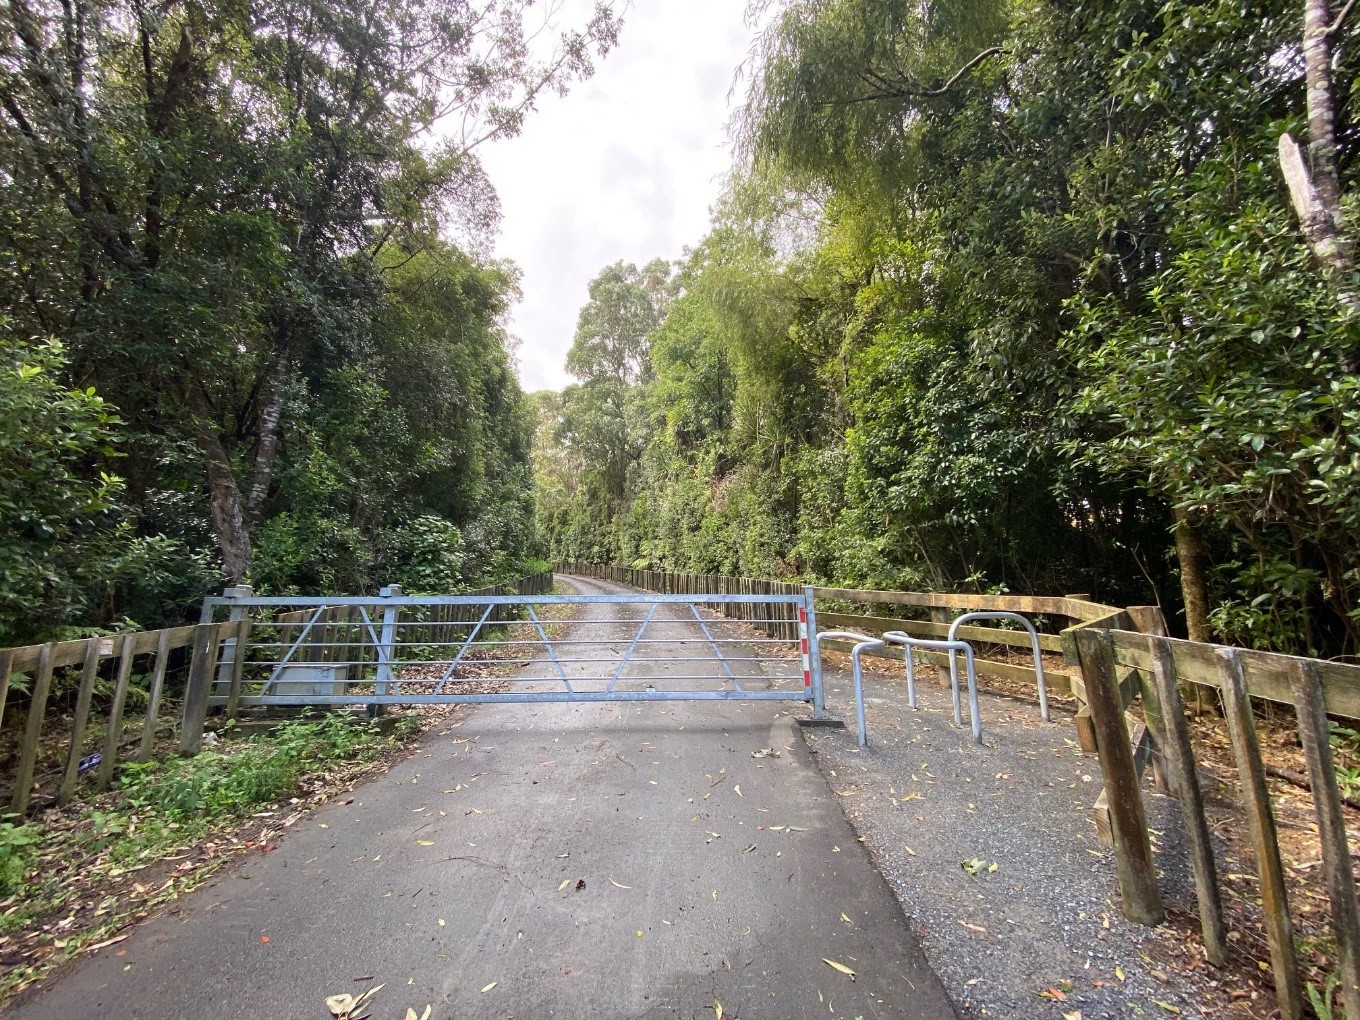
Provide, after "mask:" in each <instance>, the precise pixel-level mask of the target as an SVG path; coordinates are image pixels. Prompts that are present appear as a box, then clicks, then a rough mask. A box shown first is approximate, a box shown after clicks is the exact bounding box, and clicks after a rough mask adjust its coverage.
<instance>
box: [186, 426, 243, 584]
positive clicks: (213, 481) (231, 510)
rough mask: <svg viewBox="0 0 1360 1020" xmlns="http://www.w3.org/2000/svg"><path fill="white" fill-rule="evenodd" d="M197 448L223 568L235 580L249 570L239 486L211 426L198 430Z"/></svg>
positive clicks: (230, 578)
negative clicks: (205, 473)
mask: <svg viewBox="0 0 1360 1020" xmlns="http://www.w3.org/2000/svg"><path fill="white" fill-rule="evenodd" d="M198 439H199V448H200V449H201V450H202V451H203V456H204V459H205V460H206V462H207V468H208V498H209V505H210V507H211V509H212V520H213V530H214V531H216V532H217V544H218V546H219V547H220V548H221V550H222V572H223V573H224V574H226V576H227V580H228V583H231V584H235V583H236V582H238V581H241V580H243V579H244V578H245V576H246V573H247V572H248V571H249V570H250V551H251V550H250V532H249V531H248V530H246V518H245V514H244V513H243V512H242V509H241V490H240V488H239V487H238V486H237V484H236V474H235V472H233V471H232V469H231V458H230V457H228V456H227V451H226V449H225V448H224V447H223V446H222V441H221V440H220V439H219V438H218V437H217V433H216V432H214V431H213V430H212V428H211V427H204V428H203V429H202V431H201V432H200V433H199V437H198Z"/></svg>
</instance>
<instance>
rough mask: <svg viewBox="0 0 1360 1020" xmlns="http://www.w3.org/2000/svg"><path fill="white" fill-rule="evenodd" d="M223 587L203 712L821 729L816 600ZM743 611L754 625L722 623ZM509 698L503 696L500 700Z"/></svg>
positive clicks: (215, 608)
mask: <svg viewBox="0 0 1360 1020" xmlns="http://www.w3.org/2000/svg"><path fill="white" fill-rule="evenodd" d="M248 591H249V590H248V589H245V590H239V589H228V593H227V594H226V595H224V596H223V597H220V598H210V599H208V600H207V601H206V602H205V603H204V607H203V622H205V623H210V622H214V621H217V620H221V619H223V618H227V619H230V620H242V621H246V623H245V627H244V631H243V634H242V637H240V638H239V639H229V640H227V641H225V642H223V647H222V653H221V656H220V659H219V661H218V663H217V668H216V671H215V679H214V681H213V684H212V689H211V692H210V698H209V703H210V704H214V705H221V706H226V707H227V708H228V710H229V712H230V713H232V714H234V713H235V711H236V710H237V709H238V708H241V707H246V706H252V705H421V704H494V703H497V702H590V701H615V702H620V701H633V702H637V701H742V700H745V701H803V702H808V703H809V704H811V705H812V706H813V708H814V713H815V715H816V717H818V718H821V717H822V715H823V710H824V701H823V697H822V681H821V669H820V664H819V662H817V661H816V657H815V656H812V655H810V654H809V652H810V644H814V643H815V642H814V641H813V640H812V635H814V634H815V633H816V617H815V610H814V607H813V596H812V589H811V588H808V589H806V590H805V591H804V592H802V593H799V594H787V595H784V594H781V595H746V594H742V595H656V594H646V593H636V594H623V595H493V596H485V595H446V596H407V595H402V594H401V589H400V588H399V587H397V586H392V587H390V588H384V589H383V591H382V593H381V594H380V595H379V596H377V597H345V598H339V597H311V598H304V597H258V596H253V595H250V594H248ZM727 603H740V604H742V605H744V606H747V607H748V609H747V611H745V612H743V613H742V614H741V615H742V616H743V617H745V618H744V619H742V620H740V621H738V620H730V619H726V618H724V617H723V616H720V615H718V614H717V613H716V612H715V610H721V609H722V608H723V607H724V605H725V604H727ZM496 688H502V689H496Z"/></svg>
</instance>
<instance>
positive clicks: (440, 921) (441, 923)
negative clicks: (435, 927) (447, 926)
mask: <svg viewBox="0 0 1360 1020" xmlns="http://www.w3.org/2000/svg"><path fill="white" fill-rule="evenodd" d="M439 927H441V928H442V927H444V919H443V918H442V917H441V918H440V919H439Z"/></svg>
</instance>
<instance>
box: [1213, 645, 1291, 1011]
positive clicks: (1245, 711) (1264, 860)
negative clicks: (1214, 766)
mask: <svg viewBox="0 0 1360 1020" xmlns="http://www.w3.org/2000/svg"><path fill="white" fill-rule="evenodd" d="M1215 654H1216V655H1217V656H1218V666H1219V672H1220V674H1221V675H1222V680H1223V708H1224V715H1225V716H1226V718H1227V723H1228V734H1229V736H1231V737H1232V745H1233V756H1234V757H1235V758H1236V759H1237V772H1238V775H1239V776H1240V777H1241V780H1242V800H1243V802H1244V806H1245V807H1246V810H1247V820H1248V821H1249V822H1250V823H1251V840H1252V844H1253V845H1254V847H1255V849H1256V866H1257V869H1258V870H1259V871H1260V874H1261V912H1262V913H1263V914H1264V915H1265V929H1266V937H1267V940H1268V941H1269V944H1270V969H1271V971H1272V973H1273V975H1274V979H1275V996H1276V998H1277V999H1278V1000H1279V1007H1280V1018H1281V1020H1300V1018H1301V1017H1302V1016H1303V985H1302V983H1301V982H1300V980H1299V969H1298V964H1297V963H1296V962H1295V960H1294V922H1293V921H1292V920H1291V919H1290V917H1289V896H1288V893H1287V892H1286V891H1285V885H1284V866H1283V864H1282V863H1281V861H1280V844H1279V841H1278V839H1277V838H1276V835H1275V814H1274V812H1273V811H1272V810H1271V807H1270V788H1269V787H1268V786H1267V785H1266V769H1265V764H1264V762H1262V760H1261V745H1260V743H1259V742H1258V741H1257V739H1256V723H1255V721H1254V720H1253V719H1252V717H1251V698H1250V697H1249V696H1248V694H1247V678H1246V675H1245V674H1244V673H1243V672H1242V663H1241V661H1240V660H1239V659H1238V657H1237V650H1236V649H1235V648H1220V649H1218V650H1217V651H1216V653H1215Z"/></svg>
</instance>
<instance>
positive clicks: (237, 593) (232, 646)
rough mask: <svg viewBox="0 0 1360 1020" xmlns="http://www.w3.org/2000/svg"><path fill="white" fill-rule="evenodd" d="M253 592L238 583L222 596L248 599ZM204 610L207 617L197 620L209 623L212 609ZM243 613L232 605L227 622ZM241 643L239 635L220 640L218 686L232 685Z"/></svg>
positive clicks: (236, 606) (248, 586) (233, 712)
mask: <svg viewBox="0 0 1360 1020" xmlns="http://www.w3.org/2000/svg"><path fill="white" fill-rule="evenodd" d="M254 593H255V589H253V588H252V587H251V586H250V585H248V584H238V585H236V586H235V587H234V588H223V589H222V596H223V598H229V599H248V598H250V596H251V595H253V594H254ZM204 612H205V614H207V616H208V618H207V619H200V621H199V622H200V623H211V622H212V619H211V613H212V611H211V610H209V609H207V608H206V607H205V608H204ZM245 614H246V611H245V609H244V608H242V607H241V606H240V605H233V606H232V607H231V609H230V610H229V611H228V614H227V622H228V623H236V622H237V621H238V620H240V619H242V618H243V617H244V616H245ZM243 644H244V642H242V641H241V640H240V638H239V637H229V638H227V639H226V640H224V641H223V642H222V658H221V659H220V660H219V662H218V665H217V685H218V686H219V687H223V688H230V687H231V686H232V677H233V676H235V675H236V673H237V668H236V649H237V648H241V650H242V651H243V652H244V651H245V649H244V648H243V647H241V646H242V645H243ZM229 714H230V715H231V716H232V717H233V718H234V717H235V715H236V706H235V705H233V706H232V707H231V711H230V713H229Z"/></svg>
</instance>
